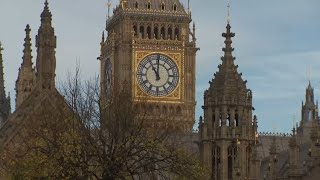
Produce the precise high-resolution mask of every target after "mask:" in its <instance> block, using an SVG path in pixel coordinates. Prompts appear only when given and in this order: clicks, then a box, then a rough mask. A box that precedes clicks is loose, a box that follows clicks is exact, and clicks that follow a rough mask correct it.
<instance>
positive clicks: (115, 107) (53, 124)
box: [0, 68, 206, 180]
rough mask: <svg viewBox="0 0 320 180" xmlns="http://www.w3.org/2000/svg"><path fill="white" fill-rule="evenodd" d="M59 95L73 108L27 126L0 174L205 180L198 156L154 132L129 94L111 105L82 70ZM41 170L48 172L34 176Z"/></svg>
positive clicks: (166, 133)
mask: <svg viewBox="0 0 320 180" xmlns="http://www.w3.org/2000/svg"><path fill="white" fill-rule="evenodd" d="M60 92H61V94H62V95H63V96H64V98H65V100H66V102H67V104H68V108H63V109H62V110H57V109H47V108H45V109H43V112H38V116H35V115H34V116H32V118H31V119H33V120H34V121H36V122H37V123H34V124H32V127H31V126H30V125H29V124H28V125H26V126H25V128H24V131H21V133H20V134H21V135H20V136H19V138H18V140H17V141H16V142H17V143H11V145H10V149H11V151H9V152H8V151H6V152H5V153H6V155H7V156H6V158H2V159H1V160H2V161H3V162H4V163H0V169H1V168H2V169H4V170H6V171H7V172H9V173H11V174H17V175H21V176H24V177H30V178H34V177H47V178H48V177H49V178H59V179H70V178H71V179H76V178H80V177H81V178H84V179H104V180H108V179H110V180H114V179H144V178H147V179H155V178H157V177H161V178H162V179H205V176H206V173H205V170H204V169H203V168H202V167H201V166H200V165H199V163H198V160H197V156H195V155H193V154H190V153H189V152H188V151H187V150H186V149H185V147H184V145H183V144H181V143H180V142H179V140H178V139H179V136H178V135H177V134H176V132H173V131H171V130H169V129H165V130H158V129H153V128H151V127H150V126H149V124H148V123H147V120H146V119H147V118H146V114H147V113H146V112H143V111H141V110H140V111H139V110H137V108H136V106H135V102H132V101H131V97H130V94H129V93H128V92H127V91H125V90H122V91H120V92H115V93H114V98H113V100H112V101H110V102H107V101H105V100H103V99H102V98H101V95H100V86H99V78H94V79H92V80H89V81H82V80H81V78H80V70H79V68H77V70H76V73H75V75H74V76H69V79H67V81H66V82H65V83H62V86H61V88H60ZM61 107H62V106H61ZM70 110H71V111H70ZM57 112H59V113H57ZM44 114H45V115H44ZM39 119H41V121H39ZM31 129H32V130H31ZM8 147H9V146H8ZM12 149H15V150H14V151H13V150H12ZM21 152H23V153H21ZM47 164H48V167H47ZM40 167H41V168H42V169H44V171H43V172H41V173H38V174H34V173H33V172H34V171H35V170H36V169H37V168H40ZM38 170H39V169H38Z"/></svg>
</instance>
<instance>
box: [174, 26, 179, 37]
mask: <svg viewBox="0 0 320 180" xmlns="http://www.w3.org/2000/svg"><path fill="white" fill-rule="evenodd" d="M174 38H175V39H176V40H179V28H176V29H175V30H174Z"/></svg>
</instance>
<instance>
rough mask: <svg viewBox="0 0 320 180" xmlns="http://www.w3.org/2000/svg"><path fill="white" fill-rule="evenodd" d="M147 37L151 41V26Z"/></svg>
mask: <svg viewBox="0 0 320 180" xmlns="http://www.w3.org/2000/svg"><path fill="white" fill-rule="evenodd" d="M147 37H148V39H151V27H150V26H148V27H147Z"/></svg>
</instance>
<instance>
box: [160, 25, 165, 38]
mask: <svg viewBox="0 0 320 180" xmlns="http://www.w3.org/2000/svg"><path fill="white" fill-rule="evenodd" d="M165 35H166V30H165V28H164V27H161V36H160V38H161V39H165Z"/></svg>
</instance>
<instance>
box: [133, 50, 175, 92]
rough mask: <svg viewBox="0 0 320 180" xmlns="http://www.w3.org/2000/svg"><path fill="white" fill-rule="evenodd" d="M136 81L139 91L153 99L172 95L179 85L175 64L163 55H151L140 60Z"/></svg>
mask: <svg viewBox="0 0 320 180" xmlns="http://www.w3.org/2000/svg"><path fill="white" fill-rule="evenodd" d="M137 80H138V84H139V86H140V87H141V89H142V90H143V91H144V92H145V93H147V94H149V95H151V96H155V97H163V96H167V95H169V94H170V93H172V92H173V91H174V90H175V89H176V87H177V86H178V83H179V70H178V67H177V65H176V63H175V62H174V61H173V60H172V59H171V58H169V57H168V56H165V55H163V54H151V55H148V56H146V57H145V58H144V59H142V60H141V61H140V63H139V65H138V69H137Z"/></svg>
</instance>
